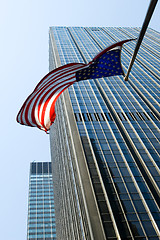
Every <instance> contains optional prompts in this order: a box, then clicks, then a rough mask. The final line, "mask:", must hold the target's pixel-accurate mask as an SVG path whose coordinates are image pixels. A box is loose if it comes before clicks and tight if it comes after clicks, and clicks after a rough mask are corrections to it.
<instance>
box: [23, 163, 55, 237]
mask: <svg viewBox="0 0 160 240" xmlns="http://www.w3.org/2000/svg"><path fill="white" fill-rule="evenodd" d="M27 239H28V240H32V239H33V240H54V239H56V226H55V210H54V198H53V180H52V168H51V162H33V163H31V165H30V180H29V203H28V228H27Z"/></svg>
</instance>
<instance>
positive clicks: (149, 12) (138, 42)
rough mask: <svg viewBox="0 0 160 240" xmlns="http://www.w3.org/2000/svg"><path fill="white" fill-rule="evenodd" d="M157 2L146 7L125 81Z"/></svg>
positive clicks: (153, 1)
mask: <svg viewBox="0 0 160 240" xmlns="http://www.w3.org/2000/svg"><path fill="white" fill-rule="evenodd" d="M157 2H158V0H151V2H150V5H149V7H148V11H147V14H146V17H145V20H144V23H143V26H142V29H141V31H140V34H139V37H138V40H137V43H136V47H135V50H134V53H133V55H132V59H131V61H130V64H129V67H128V71H127V73H126V76H125V77H124V80H125V81H128V76H129V73H130V71H131V68H132V66H133V63H134V61H135V59H136V56H137V53H138V50H139V48H140V45H141V43H142V40H143V37H144V35H145V32H146V30H147V27H148V24H149V22H150V19H151V17H152V14H153V12H154V9H155V7H156V4H157Z"/></svg>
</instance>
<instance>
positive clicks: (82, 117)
mask: <svg viewBox="0 0 160 240" xmlns="http://www.w3.org/2000/svg"><path fill="white" fill-rule="evenodd" d="M74 115H75V118H76V121H77V122H81V121H106V120H108V121H113V117H112V115H111V114H110V113H109V112H108V113H75V114H74ZM117 115H118V117H119V119H120V120H121V121H127V120H128V119H129V120H130V121H147V120H150V119H154V120H158V119H157V118H156V116H155V115H154V113H152V112H148V113H145V112H136V113H135V112H117Z"/></svg>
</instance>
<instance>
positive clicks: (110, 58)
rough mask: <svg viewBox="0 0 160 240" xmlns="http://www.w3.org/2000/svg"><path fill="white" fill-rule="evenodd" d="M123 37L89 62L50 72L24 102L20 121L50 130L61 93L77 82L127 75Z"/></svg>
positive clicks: (19, 114) (71, 64) (46, 130)
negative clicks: (123, 59) (124, 64)
mask: <svg viewBox="0 0 160 240" xmlns="http://www.w3.org/2000/svg"><path fill="white" fill-rule="evenodd" d="M131 40H132V39H129V40H124V41H121V42H118V43H115V44H113V45H112V46H110V47H108V48H106V49H104V50H103V51H102V52H100V53H99V54H98V55H96V57H94V58H93V60H92V61H91V62H89V63H88V64H84V63H70V64H67V65H64V66H61V67H59V68H56V69H54V70H53V71H51V72H49V73H48V74H47V75H46V76H45V77H44V78H43V79H42V80H41V81H40V82H39V83H38V84H37V86H36V87H35V89H34V91H33V92H32V93H31V94H30V95H29V96H28V98H27V99H26V101H25V102H24V104H23V105H22V107H21V109H20V111H19V113H18V115H17V122H18V123H20V124H22V125H26V126H31V127H38V128H39V129H41V130H44V131H45V132H48V131H49V129H50V126H51V125H52V123H53V122H54V120H55V117H56V114H55V103H56V101H57V99H58V97H59V96H60V95H61V93H62V92H63V91H64V90H65V89H67V88H68V87H69V86H71V85H72V84H74V83H75V82H78V81H82V80H87V79H95V78H101V77H110V76H115V75H124V73H123V69H122V66H121V59H120V55H121V49H122V45H123V44H124V43H126V42H128V41H131Z"/></svg>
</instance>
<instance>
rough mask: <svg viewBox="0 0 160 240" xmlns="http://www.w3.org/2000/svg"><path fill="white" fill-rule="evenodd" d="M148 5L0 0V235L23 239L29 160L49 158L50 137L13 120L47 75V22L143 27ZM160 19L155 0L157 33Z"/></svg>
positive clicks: (132, 0)
mask: <svg viewBox="0 0 160 240" xmlns="http://www.w3.org/2000/svg"><path fill="white" fill-rule="evenodd" d="M97 3H98V5H97ZM149 3H150V1H149V0H148V1H147V0H121V1H119V0H112V1H110V0H99V1H97V0H81V1H75V0H67V1H66V0H58V1H54V0H5V1H1V2H0V34H1V36H0V84H1V94H0V126H1V131H0V166H1V173H0V191H1V197H0V232H1V234H0V236H1V239H3V240H24V239H26V237H27V208H28V188H29V166H30V162H32V161H50V143H49V136H48V135H47V134H45V133H44V132H42V131H40V130H38V129H35V128H30V127H25V126H21V125H19V124H18V123H16V120H15V119H16V115H17V113H18V111H19V109H20V107H21V105H22V103H23V102H24V100H25V99H26V97H27V96H28V95H29V94H30V93H31V92H32V90H33V89H34V87H35V85H36V84H37V83H38V82H39V81H40V79H41V78H42V77H43V76H44V75H45V74H47V73H48V67H49V62H48V59H49V46H48V45H49V44H48V31H49V26H104V27H105V26H114V27H118V26H121V27H124V26H128V27H141V26H142V24H143V21H144V18H145V15H146V12H147V9H148V6H149ZM159 23H160V3H159V2H158V4H157V6H156V9H155V11H154V14H153V16H152V19H151V21H150V25H149V27H151V28H153V29H155V30H157V31H159V32H160V24H159Z"/></svg>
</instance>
